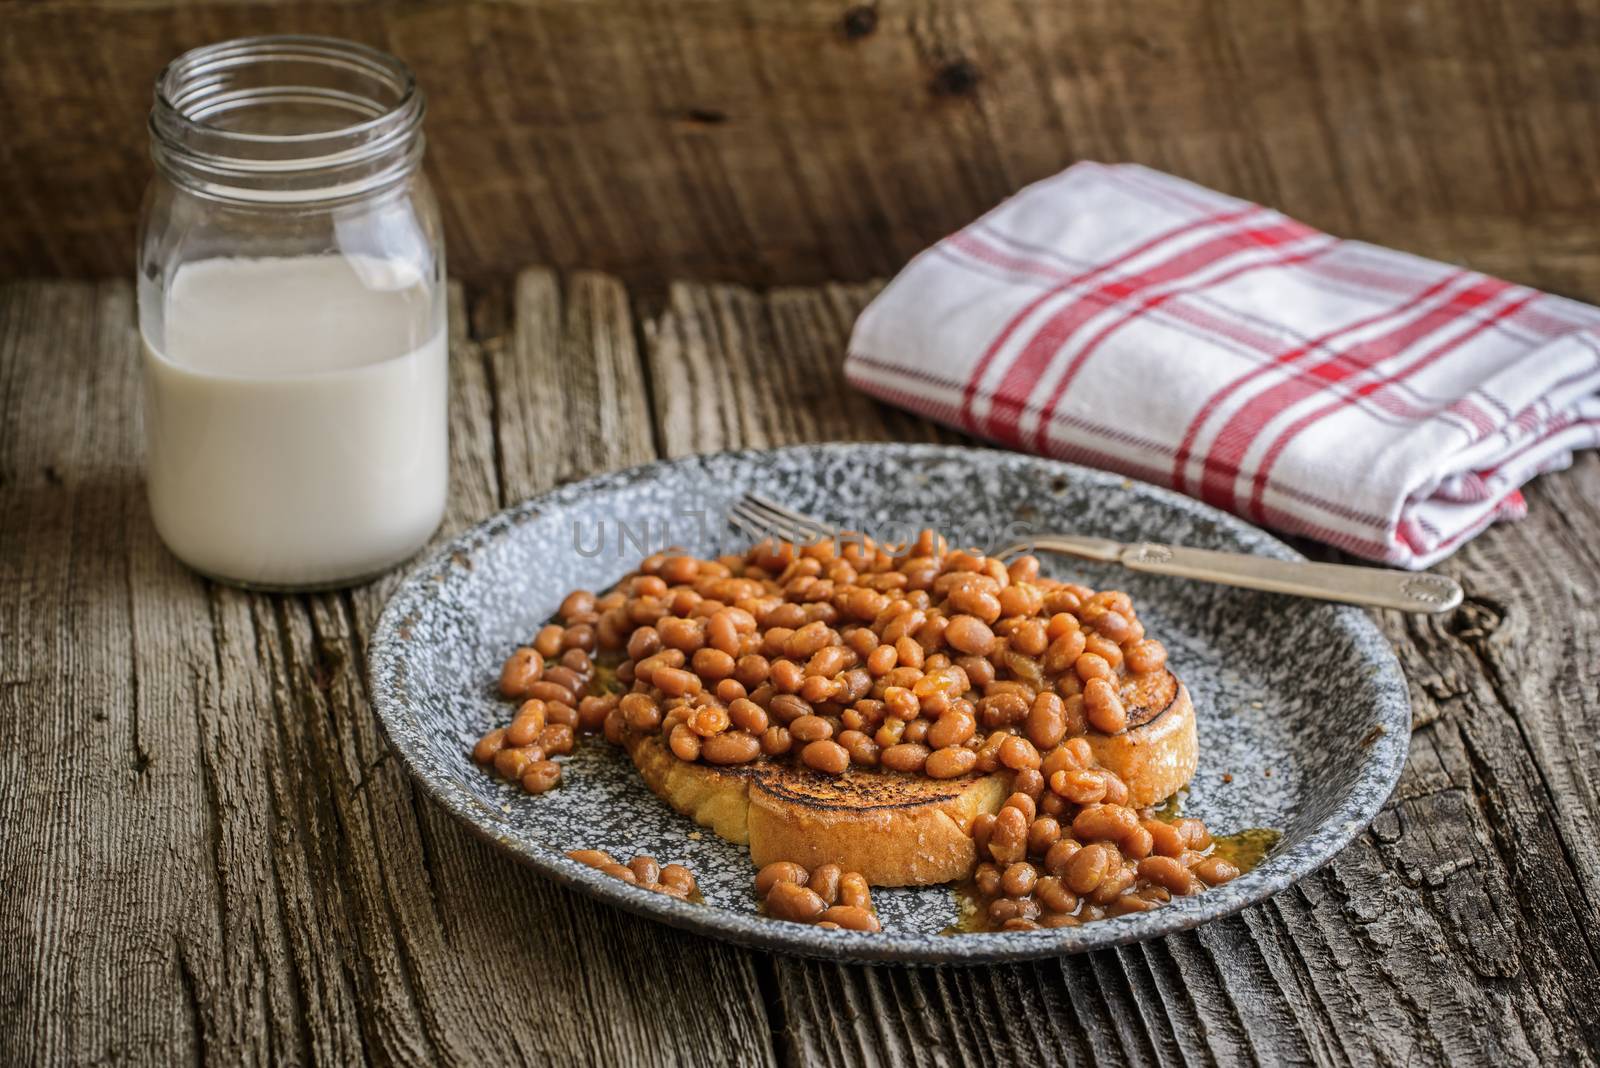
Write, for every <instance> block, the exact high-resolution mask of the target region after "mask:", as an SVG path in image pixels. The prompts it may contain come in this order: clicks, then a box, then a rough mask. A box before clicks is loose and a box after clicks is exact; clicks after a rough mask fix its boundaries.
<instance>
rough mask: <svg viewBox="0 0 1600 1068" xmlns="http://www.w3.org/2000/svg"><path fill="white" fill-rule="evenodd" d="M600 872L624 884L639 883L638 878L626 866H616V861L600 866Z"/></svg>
mask: <svg viewBox="0 0 1600 1068" xmlns="http://www.w3.org/2000/svg"><path fill="white" fill-rule="evenodd" d="M600 870H601V871H603V872H605V873H606V874H607V875H609V876H611V877H612V878H613V879H621V880H622V881H623V882H625V883H631V884H634V885H637V884H638V882H639V877H638V876H637V875H635V874H633V869H632V868H630V867H628V866H627V865H626V864H618V863H617V862H616V861H612V862H611V863H610V864H602V865H600Z"/></svg>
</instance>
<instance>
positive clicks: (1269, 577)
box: [728, 493, 1463, 612]
mask: <svg viewBox="0 0 1600 1068" xmlns="http://www.w3.org/2000/svg"><path fill="white" fill-rule="evenodd" d="M728 522H729V523H730V524H732V525H733V526H734V527H736V528H738V529H739V530H741V531H743V532H744V533H746V534H749V535H750V536H751V537H753V538H755V539H756V540H760V539H762V538H768V537H779V538H783V539H784V540H787V541H793V542H800V543H808V542H814V541H823V540H827V539H834V538H842V539H845V540H850V539H851V538H852V537H859V536H860V535H852V534H849V533H847V532H845V531H842V530H839V529H838V528H836V527H831V526H829V525H828V524H826V523H823V522H822V521H820V520H818V519H814V518H812V517H811V516H808V515H806V514H804V513H803V512H797V511H795V510H794V509H792V508H785V507H784V506H782V505H781V504H777V503H776V502H774V501H770V500H767V499H766V498H765V497H761V496H759V495H757V494H754V493H746V494H745V495H744V497H743V498H742V499H741V500H740V501H739V503H738V504H736V505H734V506H733V508H732V509H730V510H729V512H728ZM1040 551H1044V552H1054V553H1062V554H1064V555H1066V556H1075V557H1078V558H1079V559H1083V560H1097V561H1100V562H1102V563H1111V564H1121V565H1122V566H1123V567H1126V568H1127V569H1128V570H1130V571H1142V572H1146V573H1148V574H1152V575H1172V576H1175V577H1177V578H1188V579H1198V580H1200V581H1201V582H1214V583H1217V584H1219V585H1222V586H1238V587H1240V588H1242V589H1247V590H1264V591H1266V592H1268V593H1286V594H1290V595H1291V596H1295V597H1312V598H1315V599H1317V600H1321V601H1340V602H1343V603H1345V604H1359V605H1368V606H1370V607H1373V608H1396V609H1399V610H1400V611H1402V612H1448V611H1449V610H1450V609H1452V608H1454V607H1456V606H1457V605H1459V604H1460V603H1461V598H1462V596H1463V594H1462V589H1461V584H1460V583H1459V582H1457V581H1456V580H1455V579H1453V578H1449V577H1448V576H1445V575H1436V574H1434V573H1432V572H1427V571H1424V572H1413V571H1393V570H1388V569H1385V568H1379V567H1357V566H1353V565H1350V564H1318V563H1311V562H1309V561H1304V560H1274V559H1271V558H1269V557H1265V556H1252V555H1250V554H1248V553H1226V552H1218V551H1216V550H1214V549H1191V548H1189V547H1188V546H1185V545H1161V544H1158V543H1155V542H1148V541H1146V542H1137V543H1134V544H1131V545H1130V544H1126V543H1124V542H1120V541H1112V540H1111V539H1110V538H1089V537H1082V536H1079V535H1075V534H1051V535H1045V536H1041V537H1038V538H1034V539H1032V540H1031V541H1024V542H1018V543H1016V544H1014V545H1007V546H1004V547H1003V548H1000V549H997V550H994V551H992V552H990V553H989V555H990V556H998V557H1001V558H1002V559H1004V558H1007V557H1012V556H1017V555H1020V554H1022V553H1031V552H1040Z"/></svg>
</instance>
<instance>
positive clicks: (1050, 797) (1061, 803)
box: [1039, 792, 1071, 820]
mask: <svg viewBox="0 0 1600 1068" xmlns="http://www.w3.org/2000/svg"><path fill="white" fill-rule="evenodd" d="M1069 804H1071V802H1069V801H1068V800H1067V799H1066V798H1064V797H1062V796H1061V795H1060V794H1054V793H1049V792H1046V793H1043V794H1040V795H1039V813H1040V815H1043V816H1049V817H1051V818H1053V819H1057V820H1059V819H1062V818H1064V817H1065V816H1066V814H1067V806H1068V805H1069Z"/></svg>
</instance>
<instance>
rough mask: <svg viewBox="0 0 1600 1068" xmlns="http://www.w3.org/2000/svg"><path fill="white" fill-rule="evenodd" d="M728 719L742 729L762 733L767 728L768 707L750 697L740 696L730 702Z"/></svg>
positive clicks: (752, 732)
mask: <svg viewBox="0 0 1600 1068" xmlns="http://www.w3.org/2000/svg"><path fill="white" fill-rule="evenodd" d="M728 719H729V720H730V721H732V723H733V725H734V726H736V727H738V728H739V729H740V730H743V731H749V732H750V733H751V734H760V733H761V732H762V731H764V730H766V729H767V712H766V709H764V708H762V707H761V706H760V705H758V704H756V703H755V702H754V701H752V700H750V699H749V698H748V697H738V698H735V699H734V700H732V701H730V702H728Z"/></svg>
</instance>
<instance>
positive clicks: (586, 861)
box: [567, 849, 617, 868]
mask: <svg viewBox="0 0 1600 1068" xmlns="http://www.w3.org/2000/svg"><path fill="white" fill-rule="evenodd" d="M567 859H568V860H575V861H577V862H578V863H579V864H583V865H586V866H588V867H591V868H598V867H600V866H601V865H602V864H615V863H616V862H617V861H616V858H615V857H613V856H612V855H611V854H610V853H607V852H606V851H605V850H603V849H569V850H568V851H567Z"/></svg>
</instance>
